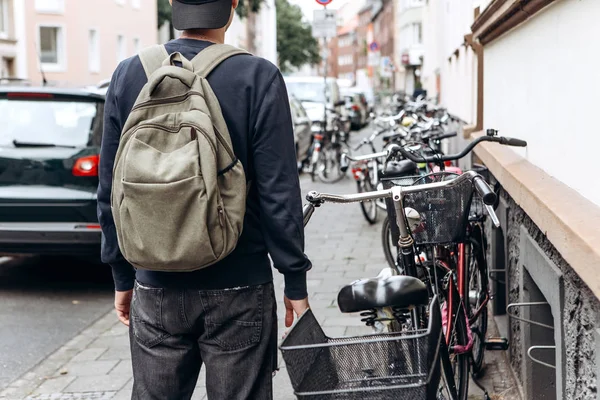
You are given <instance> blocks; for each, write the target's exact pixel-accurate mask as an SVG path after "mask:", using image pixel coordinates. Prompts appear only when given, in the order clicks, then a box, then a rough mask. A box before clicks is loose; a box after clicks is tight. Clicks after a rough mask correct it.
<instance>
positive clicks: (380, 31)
mask: <svg viewBox="0 0 600 400" xmlns="http://www.w3.org/2000/svg"><path fill="white" fill-rule="evenodd" d="M394 3H395V2H394V1H393V0H379V1H377V2H375V3H373V8H372V10H371V15H372V21H373V36H374V41H373V42H372V43H371V46H372V47H371V49H370V50H371V51H372V52H374V53H375V54H376V55H375V60H377V61H376V62H373V64H374V67H375V74H374V75H375V81H374V84H375V85H374V86H375V87H377V88H379V89H380V90H391V89H394V86H395V81H394V69H395V63H394V58H395V57H394V54H395V48H394V43H395V40H394V36H395V32H394V26H395V15H394V10H395V7H394Z"/></svg>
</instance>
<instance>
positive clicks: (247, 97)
mask: <svg viewBox="0 0 600 400" xmlns="http://www.w3.org/2000/svg"><path fill="white" fill-rule="evenodd" d="M237 5H238V0H173V1H172V6H173V25H174V27H175V28H176V29H178V30H180V31H183V34H182V36H181V38H180V39H177V40H174V41H171V42H169V43H167V44H166V45H164V46H154V47H151V48H148V49H145V50H143V51H142V52H141V53H140V55H139V56H135V57H132V58H130V59H127V60H125V61H123V62H122V63H121V64H119V66H118V67H117V69H116V71H115V72H114V74H113V77H112V80H111V84H110V87H109V89H108V93H107V97H106V104H105V115H104V136H103V139H102V150H101V154H100V171H99V178H100V185H99V187H98V216H99V220H100V224H101V226H102V232H103V240H102V260H103V261H104V262H106V263H108V264H110V265H111V267H112V271H113V277H114V281H115V289H116V291H115V308H116V311H117V315H118V318H119V320H120V321H121V322H123V323H124V324H126V325H128V326H129V331H130V343H131V355H132V364H133V375H134V385H133V395H132V398H133V399H143V400H147V399H161V400H164V399H177V400H179V399H189V398H191V396H192V393H193V390H194V387H195V385H196V381H197V378H198V374H199V371H200V368H201V366H202V364H205V365H206V374H207V379H206V389H207V394H208V398H209V399H211V400H212V399H216V400H219V399H223V400H232V399H252V400H254V399H271V398H272V376H273V371H274V369H275V368H276V361H277V337H278V335H277V316H276V300H275V295H274V288H273V282H272V280H273V277H272V270H271V262H270V260H269V255H270V257H271V259H272V261H273V264H274V266H275V268H277V269H278V270H279V271H280V272H281V273H283V275H284V281H285V290H284V293H285V298H284V304H285V308H286V316H285V323H286V326H291V324H292V322H293V320H294V314H295V315H296V316H299V315H301V314H302V313H303V312H304V311H305V310H306V309H307V308H308V300H307V297H308V296H307V290H306V272H307V271H308V270H309V269H310V267H311V264H310V261H309V260H308V258H307V257H306V256H305V254H304V229H303V222H302V202H301V197H300V196H301V194H300V185H299V179H298V173H297V166H296V155H295V145H294V137H293V130H292V120H291V114H290V109H289V102H288V97H287V92H286V89H285V85H284V81H283V78H282V76H281V73H280V72H279V70H278V69H277V68H276V67H275V66H274V65H272V64H271V63H269V62H268V61H266V60H263V59H261V58H258V57H254V56H252V55H250V54H248V53H246V52H244V51H241V50H239V49H236V48H233V47H231V46H226V45H223V44H222V43H223V41H224V38H225V31H226V30H227V28H228V27H229V25H230V24H231V20H232V17H233V12H234V9H235V8H236V7H237Z"/></svg>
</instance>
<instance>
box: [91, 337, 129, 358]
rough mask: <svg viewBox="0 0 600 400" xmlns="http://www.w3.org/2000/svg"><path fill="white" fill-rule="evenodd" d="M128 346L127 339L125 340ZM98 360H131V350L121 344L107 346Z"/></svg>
mask: <svg viewBox="0 0 600 400" xmlns="http://www.w3.org/2000/svg"><path fill="white" fill-rule="evenodd" d="M127 343H128V346H129V341H127ZM98 360H131V352H130V351H129V347H128V348H124V347H123V346H119V347H112V348H109V349H108V350H107V351H106V352H105V353H103V354H102V355H101V356H100V357H99V358H98Z"/></svg>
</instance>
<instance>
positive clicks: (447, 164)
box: [444, 161, 452, 167]
mask: <svg viewBox="0 0 600 400" xmlns="http://www.w3.org/2000/svg"><path fill="white" fill-rule="evenodd" d="M444 165H445V166H446V167H451V166H452V161H444Z"/></svg>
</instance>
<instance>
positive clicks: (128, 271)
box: [98, 66, 135, 291]
mask: <svg viewBox="0 0 600 400" xmlns="http://www.w3.org/2000/svg"><path fill="white" fill-rule="evenodd" d="M120 70H121V66H119V67H117V70H116V71H115V72H114V74H113V79H112V80H111V83H110V86H109V88H108V92H107V95H106V102H105V104H104V132H103V135H102V147H101V150H100V166H99V172H98V178H99V185H98V221H99V222H100V226H101V227H102V253H101V255H102V262H104V263H107V264H109V265H110V266H111V268H112V273H113V279H114V281H115V290H117V291H126V290H130V289H133V284H134V281H135V270H134V269H133V267H132V266H131V264H129V263H128V262H127V261H126V260H125V258H123V255H122V254H121V250H120V249H119V243H118V241H117V231H116V228H115V221H114V219H113V215H112V211H111V208H110V194H111V190H112V175H113V165H114V162H115V156H116V154H117V149H118V147H119V140H120V138H121V130H122V128H123V123H124V121H122V119H121V115H120V110H119V105H118V99H117V95H116V88H117V87H118V85H119V83H118V82H119V73H120Z"/></svg>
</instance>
